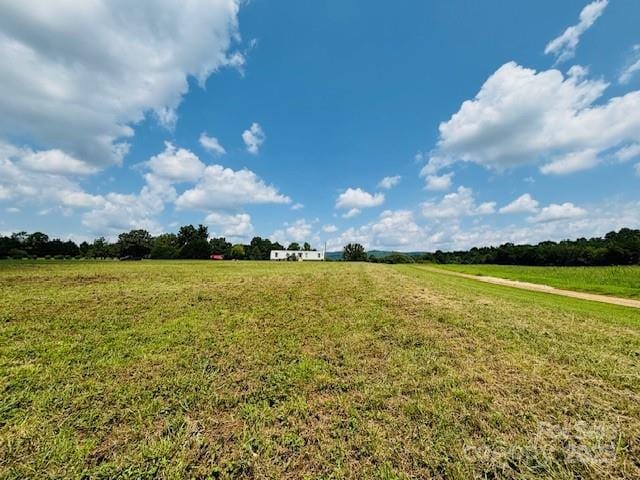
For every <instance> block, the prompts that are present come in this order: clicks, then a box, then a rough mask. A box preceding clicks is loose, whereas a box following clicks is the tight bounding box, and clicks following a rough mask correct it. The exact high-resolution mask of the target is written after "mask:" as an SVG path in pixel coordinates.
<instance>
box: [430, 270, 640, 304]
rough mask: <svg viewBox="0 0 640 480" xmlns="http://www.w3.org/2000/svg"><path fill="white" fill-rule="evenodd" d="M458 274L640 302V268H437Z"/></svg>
mask: <svg viewBox="0 0 640 480" xmlns="http://www.w3.org/2000/svg"><path fill="white" fill-rule="evenodd" d="M437 267H438V268H444V269H447V270H452V271H454V272H461V273H469V274H471V275H484V276H489V277H500V278H507V279H509V280H519V281H521V282H531V283H539V284H543V285H550V286H552V287H557V288H563V289H566V290H575V291H579V292H589V293H599V294H602V295H612V296H617V297H626V298H634V299H640V266H628V267H524V266H512V265H437Z"/></svg>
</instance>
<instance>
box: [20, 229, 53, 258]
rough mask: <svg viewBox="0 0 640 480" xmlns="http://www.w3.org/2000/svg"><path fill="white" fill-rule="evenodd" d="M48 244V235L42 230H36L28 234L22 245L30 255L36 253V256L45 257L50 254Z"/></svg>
mask: <svg viewBox="0 0 640 480" xmlns="http://www.w3.org/2000/svg"><path fill="white" fill-rule="evenodd" d="M48 244H49V236H48V235H46V234H44V233H42V232H34V233H32V234H30V235H27V237H26V238H25V240H24V243H23V244H22V245H23V247H24V249H25V250H26V251H27V252H28V253H29V254H30V255H35V256H36V257H44V256H45V255H49V254H50V252H48V251H47V247H48Z"/></svg>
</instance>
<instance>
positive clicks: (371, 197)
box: [336, 188, 384, 216]
mask: <svg viewBox="0 0 640 480" xmlns="http://www.w3.org/2000/svg"><path fill="white" fill-rule="evenodd" d="M383 203H384V194H383V193H376V194H371V193H369V192H366V191H364V190H362V189H361V188H347V189H346V190H345V191H344V192H342V193H341V194H340V195H339V196H338V199H337V201H336V208H344V209H350V212H352V211H354V210H357V211H356V212H355V215H357V214H358V213H360V210H361V209H363V208H371V207H377V206H379V205H382V204H383ZM351 216H353V215H351Z"/></svg>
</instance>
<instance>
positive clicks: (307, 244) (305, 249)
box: [302, 242, 311, 252]
mask: <svg viewBox="0 0 640 480" xmlns="http://www.w3.org/2000/svg"><path fill="white" fill-rule="evenodd" d="M302 249H303V250H304V251H305V252H309V251H311V245H309V243H308V242H304V245H303V246H302Z"/></svg>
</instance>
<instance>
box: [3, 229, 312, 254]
mask: <svg viewBox="0 0 640 480" xmlns="http://www.w3.org/2000/svg"><path fill="white" fill-rule="evenodd" d="M271 250H308V251H311V250H314V249H313V248H312V247H311V245H310V244H309V243H307V242H305V243H304V244H303V245H300V244H299V243H297V242H293V243H291V244H289V246H288V247H287V248H285V247H284V246H283V245H281V244H280V243H278V242H272V241H271V240H269V239H268V238H261V237H254V238H253V239H252V240H251V242H250V243H249V244H241V243H236V244H232V243H230V242H228V241H227V240H226V238H224V237H218V238H209V230H208V228H207V227H206V226H205V225H198V226H197V227H194V226H193V225H184V226H182V227H180V229H179V230H178V233H163V234H161V235H158V236H155V237H154V236H152V235H151V234H150V233H149V232H148V231H146V230H142V229H137V230H131V231H129V232H124V233H121V234H120V235H118V240H117V241H116V242H109V241H108V240H106V239H105V238H104V237H100V238H96V239H95V240H94V241H93V242H91V243H89V242H81V243H80V244H77V243H75V242H74V241H72V240H66V241H63V240H60V239H58V238H53V239H51V238H50V237H49V236H48V235H47V234H45V233H42V232H34V233H27V232H17V233H13V234H11V235H9V236H0V258H14V259H20V258H55V259H64V258H99V259H106V258H124V259H138V258H153V259H208V258H210V257H211V256H212V255H220V256H223V257H224V258H225V259H237V260H268V259H269V255H270V253H271Z"/></svg>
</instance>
